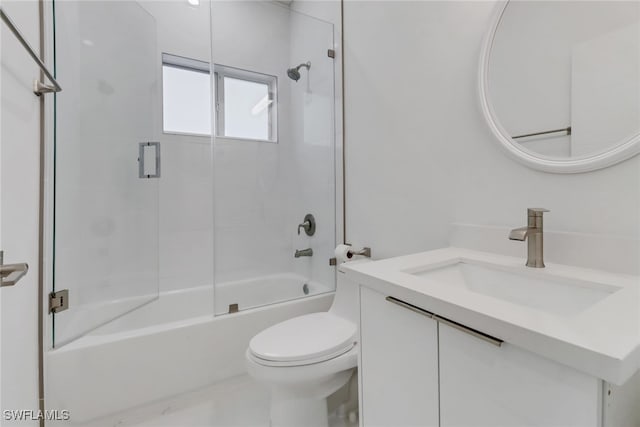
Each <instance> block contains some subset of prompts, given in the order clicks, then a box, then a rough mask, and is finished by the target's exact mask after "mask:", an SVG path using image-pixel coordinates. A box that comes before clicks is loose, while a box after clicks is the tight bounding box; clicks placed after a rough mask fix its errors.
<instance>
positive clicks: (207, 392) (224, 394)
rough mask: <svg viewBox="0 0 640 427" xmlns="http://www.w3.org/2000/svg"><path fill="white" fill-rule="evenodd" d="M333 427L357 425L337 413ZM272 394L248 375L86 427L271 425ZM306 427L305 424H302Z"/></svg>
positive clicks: (332, 420) (106, 418)
mask: <svg viewBox="0 0 640 427" xmlns="http://www.w3.org/2000/svg"><path fill="white" fill-rule="evenodd" d="M330 424H331V426H330V427H356V426H357V422H356V423H350V422H349V421H348V420H347V419H346V418H341V417H338V416H337V415H336V414H335V413H334V414H332V415H331V416H330ZM268 426H269V393H268V390H267V389H266V388H264V387H263V386H261V385H260V384H258V383H256V382H255V381H253V380H252V379H251V378H249V377H248V376H246V375H241V376H238V377H234V378H231V379H228V380H226V381H223V382H220V383H218V384H216V385H214V386H212V387H208V388H206V389H202V390H198V391H194V392H190V393H185V394H183V395H180V396H176V397H174V398H172V399H167V400H164V401H160V402H156V403H152V404H150V405H147V406H144V407H140V408H136V409H132V410H129V411H126V412H123V413H120V414H117V415H114V416H109V417H105V418H101V419H98V420H94V421H93V422H91V423H89V424H85V425H84V426H83V427H268ZM300 427H304V426H300Z"/></svg>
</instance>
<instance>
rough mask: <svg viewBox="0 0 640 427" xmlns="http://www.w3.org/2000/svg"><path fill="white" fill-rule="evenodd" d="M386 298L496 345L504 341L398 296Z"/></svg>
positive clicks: (498, 345) (500, 344)
mask: <svg viewBox="0 0 640 427" xmlns="http://www.w3.org/2000/svg"><path fill="white" fill-rule="evenodd" d="M385 299H386V300H387V301H389V302H391V303H394V304H395V305H399V306H400V307H402V308H406V309H407V310H410V311H413V312H414V313H418V314H421V315H423V316H426V317H428V318H429V319H434V320H436V321H437V322H440V323H444V324H445V325H447V326H451V327H452V328H454V329H457V330H459V331H462V332H465V333H467V334H469V335H472V336H474V337H476V338H479V339H481V340H483V341H486V342H488V343H489V344H493V345H495V346H496V347H500V346H502V343H503V342H504V341H503V340H501V339H500V338H496V337H492V336H491V335H487V334H485V333H484V332H480V331H477V330H475V329H473V328H470V327H468V326H465V325H462V324H460V323H458V322H454V321H453V320H449V319H447V318H446V317H441V316H438V315H437V314H435V313H431V312H430V311H427V310H423V309H422V308H420V307H416V306H415V305H413V304H409V303H408V302H404V301H402V300H399V299H398V298H394V297H386V298H385Z"/></svg>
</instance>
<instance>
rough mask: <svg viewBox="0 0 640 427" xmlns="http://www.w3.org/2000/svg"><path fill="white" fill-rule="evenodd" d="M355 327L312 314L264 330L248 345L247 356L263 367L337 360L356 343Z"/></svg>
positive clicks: (328, 317)
mask: <svg viewBox="0 0 640 427" xmlns="http://www.w3.org/2000/svg"><path fill="white" fill-rule="evenodd" d="M356 335H357V326H356V325H355V324H354V323H352V322H350V321H348V320H345V319H343V318H341V317H338V316H336V315H334V314H332V313H329V312H321V313H312V314H307V315H304V316H299V317H295V318H293V319H289V320H286V321H284V322H282V323H278V324H277V325H274V326H271V327H270V328H267V329H265V330H264V331H262V332H260V333H259V334H257V335H256V336H254V337H253V339H252V340H251V342H250V343H249V352H248V354H249V356H250V357H251V359H252V360H254V361H255V362H256V363H259V364H261V365H265V366H301V365H310V364H313V363H319V362H323V361H326V360H330V359H333V358H335V357H338V356H340V355H342V354H344V353H346V352H348V351H349V350H351V349H352V348H353V347H354V345H355V343H356Z"/></svg>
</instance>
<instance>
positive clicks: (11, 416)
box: [2, 409, 71, 421]
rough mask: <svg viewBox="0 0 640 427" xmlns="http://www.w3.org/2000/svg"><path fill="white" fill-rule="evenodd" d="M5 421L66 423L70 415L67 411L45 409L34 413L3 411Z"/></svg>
mask: <svg viewBox="0 0 640 427" xmlns="http://www.w3.org/2000/svg"><path fill="white" fill-rule="evenodd" d="M2 416H3V417H4V419H5V421H40V420H45V421H68V420H69V419H70V418H71V414H70V413H69V411H68V410H67V409H62V410H59V409H45V410H44V411H40V410H38V411H34V410H33V409H5V410H4V411H2Z"/></svg>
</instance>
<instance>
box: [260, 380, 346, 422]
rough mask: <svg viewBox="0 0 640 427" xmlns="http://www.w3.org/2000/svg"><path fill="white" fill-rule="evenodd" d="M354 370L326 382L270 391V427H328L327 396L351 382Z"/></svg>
mask: <svg viewBox="0 0 640 427" xmlns="http://www.w3.org/2000/svg"><path fill="white" fill-rule="evenodd" d="M352 374H353V369H349V370H346V371H342V372H338V373H336V374H334V375H331V376H330V377H329V378H325V379H324V380H323V381H320V382H318V383H315V384H314V383H311V384H304V385H303V384H300V385H298V386H297V387H296V386H293V387H291V386H289V387H278V386H276V387H273V388H272V389H271V423H270V425H271V427H328V426H329V414H328V409H327V397H329V396H330V395H331V394H333V393H335V392H336V391H337V390H338V389H340V388H341V387H342V386H343V385H345V384H346V383H347V381H349V378H351V375H352Z"/></svg>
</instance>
